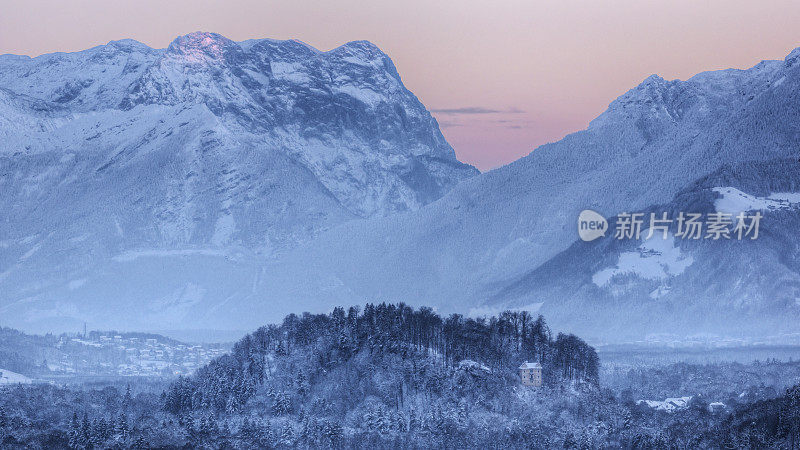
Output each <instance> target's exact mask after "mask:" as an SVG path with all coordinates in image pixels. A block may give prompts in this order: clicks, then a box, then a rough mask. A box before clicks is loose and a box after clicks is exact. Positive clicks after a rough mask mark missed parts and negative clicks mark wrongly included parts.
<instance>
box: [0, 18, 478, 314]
mask: <svg viewBox="0 0 800 450" xmlns="http://www.w3.org/2000/svg"><path fill="white" fill-rule="evenodd" d="M0 137H2V141H3V143H2V147H0V191H1V192H2V195H1V196H0V209H2V211H3V214H2V220H0V283H2V285H1V286H2V287H0V292H2V294H0V316H3V323H5V322H8V324H9V325H10V324H13V323H14V322H15V321H23V322H24V321H29V320H33V321H38V320H39V319H41V318H48V317H51V318H54V320H55V321H56V322H57V323H58V322H60V318H61V317H62V316H64V315H67V316H73V317H76V320H82V319H80V317H86V318H87V319H89V320H90V321H92V318H94V317H96V316H94V315H92V313H90V312H89V311H90V310H91V308H89V309H88V310H87V309H86V308H88V307H87V306H86V305H87V304H91V303H93V302H96V304H97V306H98V307H105V306H103V305H108V304H111V303H113V302H114V300H111V299H114V298H115V296H116V295H115V294H114V292H115V291H114V290H115V289H118V288H119V287H120V286H121V285H119V284H117V285H116V286H109V287H108V288H109V289H112V292H111V293H106V292H102V293H99V292H95V293H93V294H87V293H85V292H83V290H82V289H81V288H85V287H84V284H87V287H88V285H89V284H91V283H87V280H90V279H91V277H92V276H97V275H99V274H100V275H102V274H104V273H106V271H107V270H108V267H109V266H108V264H106V263H105V262H106V261H108V260H111V261H113V260H114V259H113V258H117V259H119V258H122V259H125V258H130V255H131V254H137V255H140V254H145V255H165V254H166V255H184V256H186V255H188V256H190V257H203V255H205V256H208V255H224V256H223V261H228V260H230V258H234V256H231V253H236V254H240V253H241V254H247V255H249V256H253V255H260V256H261V257H272V256H273V255H274V254H276V253H280V252H281V251H283V250H285V249H286V248H291V247H293V246H294V245H296V244H297V243H298V242H303V241H306V240H308V239H311V238H313V237H314V236H315V235H316V234H318V233H319V232H320V231H322V230H325V229H328V228H330V227H333V226H335V225H337V224H340V223H343V222H346V221H348V220H352V219H360V218H364V217H372V216H384V215H391V214H393V213H395V212H397V211H404V210H416V209H418V208H420V207H421V206H423V205H425V204H427V203H429V202H431V201H433V200H435V199H437V198H439V197H440V196H441V195H442V194H444V193H445V192H447V191H448V190H450V189H451V188H452V187H453V186H454V185H456V184H457V183H459V182H460V181H461V180H463V179H465V178H468V177H471V176H473V175H475V174H477V173H478V171H477V170H476V169H474V168H473V167H471V166H469V165H466V164H463V163H461V162H459V161H458V160H457V159H456V158H455V154H454V152H453V149H452V148H451V147H450V146H449V144H448V143H447V142H446V141H445V139H444V137H443V136H442V134H441V132H440V131H439V128H438V125H437V123H436V121H435V119H433V118H432V116H431V115H430V113H429V112H428V111H427V110H426V109H425V107H424V106H423V105H422V104H421V103H420V102H419V100H418V99H417V98H416V97H415V96H414V95H413V94H412V93H411V92H409V91H408V90H407V89H406V88H405V87H404V85H403V83H402V81H401V79H400V76H399V75H398V73H397V70H396V69H395V67H394V65H393V64H392V62H391V60H390V59H389V57H388V56H386V55H385V54H384V53H383V52H381V51H380V50H379V49H378V48H377V47H375V46H374V45H372V44H370V43H369V42H363V41H359V42H350V43H348V44H345V45H343V46H341V47H338V48H336V49H334V50H331V51H328V52H321V51H318V50H316V49H313V48H311V47H309V46H308V45H305V44H303V43H301V42H298V41H276V40H269V39H263V40H252V41H246V42H238V43H237V42H233V41H231V40H229V39H227V38H225V37H222V36H220V35H217V34H212V33H193V34H190V35H187V36H183V37H179V38H177V39H176V40H175V41H174V42H172V44H170V46H169V47H168V48H167V49H151V48H149V47H147V46H145V45H143V44H141V43H138V42H135V41H116V42H111V43H109V44H107V45H104V46H99V47H96V48H92V49H89V50H86V51H82V52H77V53H56V54H48V55H43V56H39V57H36V58H29V57H25V56H16V55H3V56H0ZM126 255H127V256H126ZM133 272H135V271H133ZM156 272H157V273H161V271H160V270H159V269H156ZM195 275H196V273H194V274H193V276H195ZM124 276H125V277H126V279H128V280H135V281H131V283H132V289H133V291H132V292H131V293H130V294H131V295H132V296H135V297H137V303H138V304H139V307H141V305H146V304H148V302H149V301H151V300H152V298H149V294H148V292H146V289H145V288H143V287H137V286H142V285H145V286H146V285H157V284H158V283H157V282H156V281H155V280H153V279H152V278H150V277H148V276H145V275H142V274H139V275H136V274H135V273H132V272H131V271H128V270H126V271H125V273H124ZM137 277H141V278H137ZM176 278H180V276H179V275H177V274H176ZM223 278H225V280H223V281H227V280H230V277H228V276H227V275H226V276H223ZM234 279H235V277H234ZM204 281H205V282H208V280H207V279H204ZM237 281H238V280H237ZM187 283H188V282H187ZM123 285H124V283H123ZM190 286H196V285H194V284H190ZM60 290H64V292H66V293H68V294H74V295H75V297H74V298H75V300H74V301H73V300H72V298H73V297H71V296H70V295H64V294H62V293H61V292H60ZM207 290H208V288H207V287H202V286H198V287H197V288H196V289H195V288H192V287H187V284H182V285H181V288H180V289H179V292H183V291H187V292H189V293H190V294H176V295H178V296H179V297H180V296H181V295H189V296H190V297H191V295H192V294H191V292H198V291H202V292H205V291H207ZM137 291H138V292H137ZM223 291H224V289H223ZM170 292H172V291H171V290H170ZM153 295H155V294H153ZM170 295H171V294H170ZM219 295H221V296H223V297H224V296H225V295H227V294H225V292H220V293H219ZM154 308H155V309H156V310H158V309H159V308H158V307H154ZM81 311H85V314H84V313H83V312H81ZM172 319H174V316H171V317H170V320H172ZM20 325H22V324H20ZM98 325H100V324H98ZM47 326H49V325H47Z"/></svg>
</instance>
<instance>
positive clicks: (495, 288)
mask: <svg viewBox="0 0 800 450" xmlns="http://www.w3.org/2000/svg"><path fill="white" fill-rule="evenodd" d="M797 54H798V51H794V52H792V54H790V55H789V56H788V57H787V58H786V59H785V60H784V61H764V62H762V63H759V64H757V65H756V66H754V67H752V68H750V69H747V70H732V69H731V70H724V71H716V72H707V73H701V74H699V75H696V76H695V77H692V78H691V79H689V80H687V81H679V80H675V81H667V80H664V79H662V78H660V77H657V76H651V77H649V78H648V79H646V80H645V81H644V82H643V83H642V84H641V85H639V86H637V87H636V88H634V89H632V90H630V91H629V92H627V93H625V94H624V95H622V96H621V97H620V98H618V99H617V100H615V101H614V102H612V103H611V105H610V106H609V108H608V110H607V111H606V112H604V113H603V114H602V115H600V116H599V117H598V118H597V119H595V120H594V121H592V123H591V124H590V125H589V127H588V128H587V129H586V130H584V131H580V132H577V133H574V134H571V135H569V136H567V137H565V138H564V139H563V140H561V141H559V142H556V143H552V144H547V145H544V146H542V147H539V148H537V149H536V150H534V151H533V152H532V153H531V154H530V155H528V156H526V157H524V158H522V159H520V160H518V161H516V162H514V163H511V164H509V165H507V166H505V167H502V168H500V169H497V170H493V171H491V172H488V173H485V174H483V175H481V176H480V177H476V178H473V179H471V180H467V181H465V182H464V183H462V184H460V185H459V186H457V187H456V188H455V189H453V190H452V191H451V192H450V193H448V194H447V195H446V196H444V197H443V198H442V199H440V200H438V201H437V202H434V203H432V204H430V205H428V206H427V207H425V208H422V209H421V210H420V211H418V212H416V213H414V214H405V215H402V216H399V217H398V218H395V219H394V220H392V221H381V220H376V221H374V222H372V223H351V224H348V225H345V226H344V227H343V228H346V229H347V231H346V232H339V233H340V234H344V235H348V236H356V237H357V238H354V239H341V238H340V237H339V236H334V235H333V234H323V235H322V236H320V238H318V239H317V240H315V242H314V243H313V245H309V246H304V247H302V248H300V249H298V250H297V251H295V252H294V253H293V254H292V255H290V256H288V257H286V258H285V259H282V260H281V263H280V267H277V268H275V271H276V272H277V273H279V275H276V276H275V279H276V280H281V281H280V282H276V283H268V282H267V283H266V284H267V285H268V287H266V288H265V292H267V293H268V295H269V296H270V297H271V298H276V299H280V298H288V296H289V294H287V292H292V294H291V295H292V298H293V299H294V300H293V301H294V304H295V305H296V304H297V303H300V301H298V297H299V298H301V299H303V301H304V302H307V304H309V305H311V304H313V303H314V301H315V299H318V298H319V295H320V294H319V290H317V291H314V289H313V288H308V285H307V284H303V283H300V282H296V283H294V284H291V287H290V288H286V287H285V286H286V280H287V279H289V280H291V278H292V276H291V273H292V272H293V271H295V270H297V267H300V266H301V265H302V264H303V261H312V260H313V261H314V264H315V265H314V267H315V268H317V270H318V272H315V274H314V275H313V278H315V279H326V278H327V279H331V280H336V283H338V285H337V286H338V289H330V288H328V289H327V290H326V291H325V292H326V295H328V296H332V295H333V294H332V293H331V291H332V290H334V291H335V292H337V293H338V294H339V295H341V297H342V298H340V299H339V300H338V301H343V299H346V298H348V297H350V298H353V297H354V298H379V299H382V300H387V301H399V300H401V299H402V300H404V301H410V302H411V303H412V304H417V303H418V304H423V303H424V302H426V301H427V302H431V301H435V302H436V303H437V305H438V306H440V307H441V308H442V309H443V310H451V311H461V312H469V311H471V312H472V313H474V314H481V313H491V312H494V311H496V310H497V309H498V308H499V309H502V308H503V307H509V306H514V307H528V308H531V309H537V308H545V309H543V311H555V310H558V311H559V312H563V313H564V314H563V315H561V314H560V313H559V314H555V313H554V312H549V313H548V317H553V319H554V320H556V319H563V320H558V322H557V324H558V326H559V327H563V328H565V329H569V330H571V331H574V332H577V333H580V334H582V335H586V336H592V337H593V338H596V339H600V340H604V339H607V338H608V339H614V338H618V337H620V335H618V334H616V335H615V334H614V333H612V332H611V330H612V329H620V328H624V327H625V326H626V325H630V324H629V323H628V322H624V321H621V320H620V319H621V318H624V317H626V316H625V314H626V310H625V308H624V307H622V306H624V305H622V306H621V305H620V304H617V305H616V306H614V305H609V307H610V308H612V307H613V308H612V309H611V310H609V313H608V317H611V318H614V319H616V320H617V321H618V322H619V323H618V324H613V326H611V324H607V325H603V324H600V323H598V322H594V323H593V322H591V321H590V320H572V319H571V318H572V317H575V316H574V315H575V314H577V315H579V316H586V317H590V316H591V315H592V310H585V311H581V310H576V309H570V308H569V307H568V306H567V305H569V304H570V298H568V297H566V296H560V295H552V296H547V295H543V291H537V290H536V289H534V288H533V287H530V286H529V288H530V295H521V294H519V293H518V294H517V295H515V296H509V297H506V298H502V295H501V294H502V293H503V292H508V291H507V289H508V288H509V287H510V286H515V285H517V284H518V283H519V280H520V279H522V278H523V277H525V275H526V274H528V273H530V272H531V271H534V270H536V268H538V267H540V266H542V265H543V264H545V263H547V262H548V261H549V260H551V259H552V258H554V257H556V256H558V255H559V254H560V253H561V252H563V251H565V250H566V249H568V248H569V247H570V246H571V245H572V244H573V243H575V241H576V240H577V231H576V221H577V217H578V214H579V212H580V211H581V210H583V209H587V208H589V209H593V210H596V211H599V212H600V213H602V214H603V215H605V216H606V217H612V216H614V215H616V214H618V213H620V212H624V211H639V210H645V209H647V208H649V207H652V206H653V205H664V204H668V203H669V202H670V201H671V200H672V199H673V198H674V196H675V195H676V194H677V193H679V192H681V191H682V190H683V189H686V188H687V187H689V186H692V185H693V183H695V182H696V181H697V180H698V179H701V178H702V177H704V176H706V175H708V174H711V173H713V172H715V171H716V170H719V169H720V168H721V167H723V166H726V165H730V166H736V165H740V164H744V165H747V164H750V163H751V162H759V161H773V160H785V159H787V160H796V158H797V149H798V148H799V147H800V127H799V126H798V125H797V124H798V123H800V122H799V121H798V120H797V119H798V118H800V107H798V105H800V102H798V96H799V94H800V66H798V64H797V58H795V55H797ZM775 175H776V176H777V177H778V178H780V177H781V176H782V174H780V173H778V174H775ZM386 236H391V239H387V238H386ZM750 257H751V258H757V255H755V254H751V255H750ZM756 267H757V266H756ZM764 267H765V269H764V270H767V269H766V266H764ZM769 279H770V278H769V275H768V274H766V273H765V274H763V276H761V277H754V278H751V279H750V280H751V282H752V283H753V286H752V287H751V288H750V289H751V290H752V291H755V290H758V289H760V288H762V287H763V286H762V284H764V283H770V281H769ZM298 292H301V294H300V295H298ZM648 292H649V291H648ZM562 293H563V292H562ZM784 294H785V295H789V294H791V292H789V291H787V292H785V293H784ZM678 300H679V301H678V302H677V304H676V305H675V307H680V306H679V305H680V302H681V301H682V302H687V303H689V302H691V301H692V299H691V298H685V297H684V298H680V299H678ZM741 300H742V299H740V301H741ZM708 301H709V302H710V304H711V305H716V306H721V305H725V304H729V302H730V297H728V296H724V295H723V296H716V297H715V296H712V297H710V298H709V300H708ZM715 302H717V303H715ZM276 303H277V302H276ZM562 305H563V307H562ZM773 306H774V305H773ZM548 307H552V309H547V308H548ZM796 308H797V306H796V305H793V304H791V303H786V302H783V301H782V302H781V303H780V306H778V307H776V308H775V309H774V310H773V312H774V313H775V314H776V315H773V317H779V316H778V315H777V314H780V313H782V312H783V313H787V314H794V309H796ZM709 310H710V311H712V312H713V311H719V309H716V310H715V309H714V308H713V307H711V308H709ZM571 311H572V314H573V315H570V314H571ZM754 311H755V310H753V309H750V310H748V311H745V312H744V315H743V317H742V319H743V320H749V319H752V320H754V322H753V323H754V324H759V323H760V324H762V325H765V326H763V327H760V328H759V327H756V326H754V327H750V328H749V330H750V332H751V333H755V331H754V330H755V329H756V328H759V329H760V330H762V331H763V330H764V329H766V328H768V327H767V326H766V323H767V322H766V321H764V322H759V321H758V320H759V319H758V315H757V314H754V313H753V312H754ZM665 317H667V316H665ZM623 323H624V324H623ZM706 323H707V324H709V326H708V329H707V330H705V331H707V332H708V333H712V334H713V333H715V332H719V334H722V335H724V334H725V333H724V332H723V331H724V330H722V329H720V328H717V327H716V325H717V324H718V323H719V321H714V320H712V321H708V322H706ZM634 325H636V327H632V328H630V330H631V334H627V335H626V336H625V337H626V338H628V339H630V338H632V337H636V336H638V337H642V336H643V335H645V334H648V331H647V330H646V328H645V327H644V325H643V324H641V323H638V324H634ZM684 330H685V331H687V332H692V333H694V332H697V328H694V329H692V330H688V329H681V328H678V334H680V333H682V332H683V331H684ZM729 331H730V329H729ZM782 331H787V330H785V329H784V330H782ZM632 335H636V336H632Z"/></svg>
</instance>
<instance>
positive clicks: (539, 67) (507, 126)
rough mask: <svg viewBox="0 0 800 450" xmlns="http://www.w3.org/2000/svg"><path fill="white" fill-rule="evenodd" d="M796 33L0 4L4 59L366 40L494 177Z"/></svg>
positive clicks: (656, 10) (767, 22)
mask: <svg viewBox="0 0 800 450" xmlns="http://www.w3.org/2000/svg"><path fill="white" fill-rule="evenodd" d="M798 23H800V2H796V1H788V0H786V1H754V0H751V1H736V0H713V1H704V0H672V1H654V0H630V1H611V0H595V1H571V0H553V1H532V0H528V1H516V0H513V1H512V0H508V1H503V0H498V1H472V0H452V1H449V0H448V1H436V0H427V1H416V0H404V1H391V2H390V1H382V0H372V1H354V0H344V1H303V0H292V1H286V0H284V1H264V0H226V1H203V0H166V1H165V0H160V1H150V0H140V1H129V2H128V1H121V0H120V1H110V0H109V1H90V0H76V1H69V0H26V1H18V0H13V1H8V0H0V54H2V53H15V54H24V55H31V56H35V55H39V54H42V53H49V52H54V51H75V50H82V49H85V48H89V47H92V46H95V45H98V44H104V43H107V42H108V41H111V40H116V39H122V38H132V39H136V40H138V41H141V42H144V43H145V44H147V45H150V46H151V47H156V48H163V47H166V46H167V45H168V44H169V42H170V41H172V39H174V38H175V37H176V36H178V35H182V34H187V33H190V32H192V31H198V30H200V31H213V32H217V33H220V34H223V35H225V36H227V37H229V38H231V39H234V40H237V41H238V40H244V39H250V38H261V37H270V38H275V39H300V40H302V41H304V42H306V43H309V44H311V45H313V46H315V47H317V48H319V49H321V50H329V49H331V48H334V47H337V46H339V45H341V44H343V43H345V42H347V41H352V40H360V39H366V40H369V41H372V42H373V43H375V44H376V45H378V46H379V47H380V48H381V49H383V51H385V52H386V53H387V54H388V55H389V56H390V57H391V58H392V60H393V61H394V62H395V65H396V66H397V68H398V71H399V72H400V75H401V76H402V77H403V81H404V83H405V84H406V86H407V87H408V88H409V89H410V90H411V91H413V92H414V93H415V94H416V95H417V96H418V97H419V98H420V100H421V101H422V102H423V103H424V104H425V105H426V106H427V107H428V109H430V110H431V111H432V113H433V114H434V116H435V117H436V118H437V119H438V121H439V124H440V126H441V128H442V132H443V133H444V135H445V136H446V137H447V139H448V141H449V142H450V144H451V145H452V146H453V147H454V148H455V150H456V153H457V155H458V157H459V159H461V160H462V161H465V162H469V163H471V164H474V165H476V166H477V167H478V168H480V169H481V170H488V169H491V168H494V167H498V166H501V165H503V164H506V163H509V162H511V161H513V160H515V159H517V158H519V157H521V156H524V155H526V154H528V153H530V152H531V151H532V150H533V149H534V148H536V147H537V146H539V145H541V144H543V143H546V142H551V141H555V140H558V139H560V138H561V137H563V136H564V135H565V134H567V133H570V132H573V131H577V130H580V129H583V128H585V127H586V126H587V124H588V123H589V121H590V120H591V119H592V118H594V117H595V116H597V115H598V114H600V113H601V112H602V111H603V110H605V108H606V107H607V106H608V104H609V103H610V102H611V101H612V100H613V99H614V98H616V97H617V96H619V95H620V94H622V93H623V92H625V91H626V90H628V89H630V88H631V87H633V86H635V85H637V84H638V83H639V82H641V81H642V80H643V79H644V78H646V77H647V76H648V75H650V74H653V73H657V74H659V75H661V76H663V77H664V78H667V79H674V78H679V79H686V78H688V77H690V76H691V75H693V74H695V73H697V72H701V71H705V70H714V69H724V68H730V67H734V68H747V67H750V66H752V65H754V64H756V63H758V62H759V61H760V60H763V59H783V57H784V56H785V55H786V54H788V53H789V51H791V50H792V49H793V48H795V47H797V46H800V31H798V26H797V24H798Z"/></svg>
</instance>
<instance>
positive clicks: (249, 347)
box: [165, 303, 599, 414]
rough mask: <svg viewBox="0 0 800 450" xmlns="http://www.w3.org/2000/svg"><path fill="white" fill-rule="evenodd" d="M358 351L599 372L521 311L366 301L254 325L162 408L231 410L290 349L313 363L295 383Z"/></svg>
mask: <svg viewBox="0 0 800 450" xmlns="http://www.w3.org/2000/svg"><path fill="white" fill-rule="evenodd" d="M362 352H366V353H368V354H369V355H388V354H392V355H399V356H400V357H403V358H410V357H411V355H416V356H420V355H424V356H431V357H434V358H438V359H439V360H440V362H441V364H443V365H445V366H449V367H454V366H455V365H457V364H458V363H459V362H461V361H465V360H467V361H476V362H479V363H480V364H481V365H483V366H484V367H487V368H489V369H490V370H491V371H492V372H495V373H502V374H504V375H506V376H511V377H512V378H513V376H514V374H515V373H516V368H517V367H518V366H519V365H520V364H521V363H522V362H523V361H526V360H528V361H534V360H535V361H539V362H540V363H541V364H542V366H543V378H544V380H546V381H547V382H548V383H549V384H555V383H559V382H562V381H582V382H588V383H594V384H596V383H597V379H598V371H599V359H598V357H597V353H596V352H595V350H594V349H593V348H592V347H591V346H589V345H588V344H586V343H585V342H584V341H583V340H581V339H580V338H578V337H577V336H574V335H567V334H561V333H559V334H558V335H557V336H556V337H555V338H553V336H552V334H551V332H550V329H549V328H548V326H547V324H546V322H545V320H544V318H543V317H542V316H539V317H537V318H535V319H534V318H533V316H532V315H531V314H530V313H529V312H527V311H507V312H503V313H501V314H500V315H499V316H497V317H491V318H489V319H485V318H465V317H464V316H462V315H459V314H453V315H451V316H449V317H447V318H442V317H440V316H439V315H437V314H436V313H435V312H434V311H433V310H432V309H431V308H427V307H423V308H420V309H416V310H415V309H414V308H411V307H410V306H408V305H405V304H398V305H394V304H386V303H382V304H378V305H373V304H367V305H366V306H365V307H364V309H363V311H359V308H357V307H351V308H349V309H348V310H347V311H345V309H344V308H341V307H337V308H334V310H333V311H332V312H331V313H330V314H309V313H305V314H303V315H302V316H297V315H295V314H290V315H289V316H287V317H286V318H285V319H284V320H283V323H282V324H280V325H270V326H265V327H261V328H259V329H258V330H256V331H255V332H254V333H252V334H249V335H247V336H245V337H244V338H243V339H242V340H240V341H239V342H238V343H237V344H235V345H234V347H233V350H232V352H231V353H230V354H228V355H225V356H223V357H221V358H218V359H217V360H214V361H212V362H211V363H210V364H208V365H207V366H206V367H203V368H201V369H200V370H199V371H198V372H197V374H196V375H195V376H193V377H189V378H181V379H179V380H178V381H176V382H175V383H174V384H173V386H172V387H171V388H170V389H169V390H168V392H167V394H166V399H165V401H166V407H167V410H168V411H171V412H173V413H176V414H178V413H181V412H188V411H193V410H197V409H213V410H216V411H237V410H239V409H241V408H242V406H243V405H244V404H245V403H246V402H247V401H248V400H249V399H250V398H251V397H252V396H253V394H254V393H255V392H256V390H257V389H258V388H259V387H260V386H261V385H262V384H263V383H264V380H265V377H268V376H271V375H273V374H274V373H275V370H276V359H280V358H291V357H292V356H293V355H295V354H296V353H300V354H303V355H307V356H309V357H311V358H312V360H311V361H313V364H307V367H306V368H305V370H303V371H299V372H298V373H296V374H295V376H296V377H299V378H301V380H299V381H298V383H300V384H309V383H311V382H312V379H314V378H316V377H318V376H320V375H322V374H325V373H328V372H330V371H331V370H333V369H334V368H335V367H337V366H339V365H342V364H345V363H346V362H347V361H348V360H349V359H351V358H354V357H355V356H356V355H358V354H360V353H362ZM412 375H413V374H412ZM301 391H302V389H301Z"/></svg>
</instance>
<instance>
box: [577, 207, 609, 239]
mask: <svg viewBox="0 0 800 450" xmlns="http://www.w3.org/2000/svg"><path fill="white" fill-rule="evenodd" d="M606 231H608V221H607V220H606V218H605V217H603V216H601V215H600V214H598V213H596V212H594V211H592V210H591V209H584V210H583V211H581V213H580V215H578V236H580V237H581V240H583V241H585V242H590V241H593V240H595V239H597V238H599V237H603V236H605V235H606Z"/></svg>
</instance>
